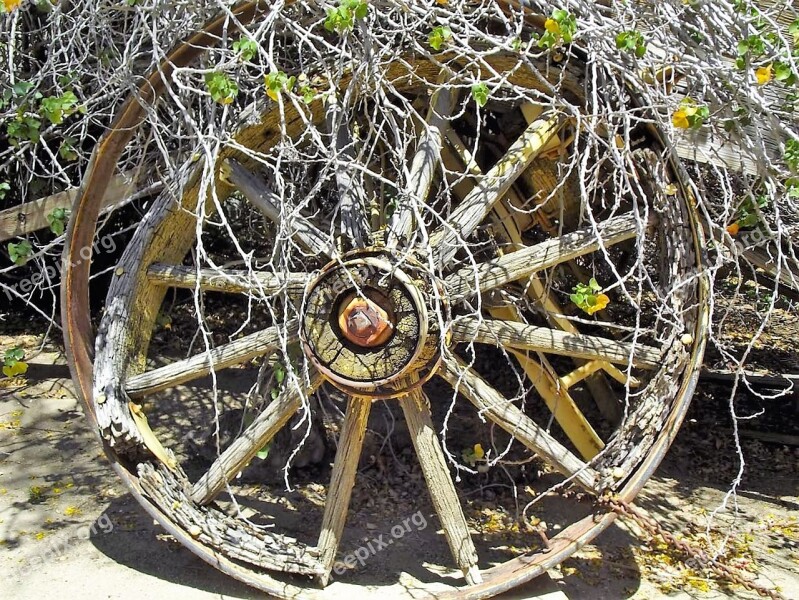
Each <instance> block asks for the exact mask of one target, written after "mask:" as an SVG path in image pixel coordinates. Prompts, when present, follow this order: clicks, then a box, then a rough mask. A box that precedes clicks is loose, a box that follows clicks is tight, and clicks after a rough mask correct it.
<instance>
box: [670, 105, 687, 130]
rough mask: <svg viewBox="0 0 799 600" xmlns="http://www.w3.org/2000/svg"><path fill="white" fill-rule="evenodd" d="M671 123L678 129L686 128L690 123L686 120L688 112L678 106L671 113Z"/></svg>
mask: <svg viewBox="0 0 799 600" xmlns="http://www.w3.org/2000/svg"><path fill="white" fill-rule="evenodd" d="M671 124H672V125H674V126H675V127H677V128H679V129H688V128H690V127H691V124H690V123H689V122H688V113H687V112H686V110H685V109H684V108H678V109H677V110H675V111H674V114H673V115H671Z"/></svg>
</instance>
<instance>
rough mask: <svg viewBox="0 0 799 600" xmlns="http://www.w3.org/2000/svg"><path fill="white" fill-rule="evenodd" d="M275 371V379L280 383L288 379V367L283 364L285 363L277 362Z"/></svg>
mask: <svg viewBox="0 0 799 600" xmlns="http://www.w3.org/2000/svg"><path fill="white" fill-rule="evenodd" d="M274 373H275V381H276V382H277V384H278V385H281V384H282V383H283V381H284V380H285V379H286V367H284V366H283V363H280V362H278V363H275V368H274Z"/></svg>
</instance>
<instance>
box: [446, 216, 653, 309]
mask: <svg viewBox="0 0 799 600" xmlns="http://www.w3.org/2000/svg"><path fill="white" fill-rule="evenodd" d="M641 227H642V224H641V222H640V219H639V218H638V217H637V216H636V215H635V214H632V213H630V214H626V215H620V216H616V217H612V218H610V219H608V220H607V221H604V222H602V223H600V224H599V225H598V226H597V227H596V228H594V227H590V226H589V227H584V228H582V229H578V230H577V231H574V232H572V233H566V234H564V235H562V236H561V237H559V238H553V239H550V240H547V241H545V242H541V243H540V244H535V245H534V246H529V247H527V248H523V249H521V250H517V251H515V252H511V253H510V254H506V255H504V256H501V257H499V258H495V259H492V260H489V261H486V262H484V263H482V264H479V265H477V267H476V268H472V267H463V268H461V269H459V270H458V271H456V272H455V273H453V274H452V275H450V276H448V277H447V278H446V280H445V283H446V286H447V290H448V291H449V293H450V294H451V295H452V296H453V297H455V298H463V297H466V296H471V295H473V294H476V293H485V292H487V291H489V290H493V289H495V288H498V287H501V286H503V285H506V284H508V283H511V282H513V281H517V280H519V279H523V278H525V277H529V276H530V275H532V274H533V273H536V272H538V271H543V270H544V269H549V268H551V267H554V266H557V265H559V264H561V263H564V262H566V261H569V260H572V259H574V258H577V257H578V256H583V255H585V254H590V253H591V252H595V251H597V250H598V249H599V248H600V247H608V246H612V245H614V244H618V243H620V242H623V241H625V240H629V239H632V238H634V237H636V235H637V234H638V232H639V231H640V229H641Z"/></svg>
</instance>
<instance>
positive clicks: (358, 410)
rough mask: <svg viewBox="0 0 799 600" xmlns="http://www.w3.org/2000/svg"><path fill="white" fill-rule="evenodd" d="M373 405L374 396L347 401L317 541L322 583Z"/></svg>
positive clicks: (341, 527)
mask: <svg viewBox="0 0 799 600" xmlns="http://www.w3.org/2000/svg"><path fill="white" fill-rule="evenodd" d="M371 406H372V400H371V398H362V397H359V396H353V397H351V398H350V400H349V402H348V403H347V414H346V415H345V417H344V424H343V426H342V429H341V436H340V437H339V441H338V450H337V451H336V460H335V462H334V463H333V472H332V474H331V477H330V486H329V487H328V490H327V498H326V499H325V513H324V516H323V517H322V531H321V533H320V535H319V542H318V544H317V549H318V550H319V560H320V563H321V565H322V575H321V576H320V582H321V584H322V585H327V582H328V579H329V578H330V570H331V569H332V568H333V564H334V562H335V559H336V551H337V550H338V546H339V544H340V542H341V534H342V532H343V531H344V524H345V523H346V520H347V510H348V509H349V505H350V497H351V496H352V489H353V487H354V486H355V475H356V473H357V471H358V461H359V460H360V457H361V448H362V447H363V438H364V435H365V434H366V424H367V422H368V420H369V410H370V408H371Z"/></svg>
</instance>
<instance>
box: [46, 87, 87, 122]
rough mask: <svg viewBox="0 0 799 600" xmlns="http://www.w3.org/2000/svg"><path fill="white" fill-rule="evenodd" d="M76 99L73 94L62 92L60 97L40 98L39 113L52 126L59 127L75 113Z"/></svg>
mask: <svg viewBox="0 0 799 600" xmlns="http://www.w3.org/2000/svg"><path fill="white" fill-rule="evenodd" d="M77 104H78V97H77V96H75V94H74V93H73V92H64V93H63V94H61V95H60V96H50V97H49V98H42V100H41V102H40V104H39V111H40V112H41V114H42V116H43V117H45V118H46V119H47V120H48V121H50V123H52V124H53V125H60V124H61V123H63V122H64V119H65V118H66V117H68V116H70V115H72V114H74V113H75V112H76V111H77Z"/></svg>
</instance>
